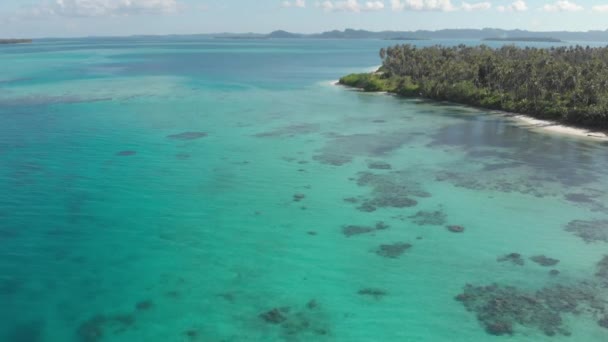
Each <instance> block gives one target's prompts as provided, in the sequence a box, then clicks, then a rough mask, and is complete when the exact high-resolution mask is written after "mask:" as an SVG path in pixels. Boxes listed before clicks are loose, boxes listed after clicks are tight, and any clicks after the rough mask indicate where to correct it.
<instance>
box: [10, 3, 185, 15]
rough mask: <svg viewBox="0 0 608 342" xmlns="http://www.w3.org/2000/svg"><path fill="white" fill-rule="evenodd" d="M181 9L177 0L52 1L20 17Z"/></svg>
mask: <svg viewBox="0 0 608 342" xmlns="http://www.w3.org/2000/svg"><path fill="white" fill-rule="evenodd" d="M181 8H182V5H181V4H180V3H179V2H178V1H177V0H52V1H50V2H49V1H44V2H40V3H38V4H36V5H32V6H28V7H23V8H22V9H21V10H20V11H19V13H18V15H20V16H24V17H27V16H29V17H44V16H53V15H57V16H69V17H97V16H121V15H137V14H166V13H176V12H178V11H179V10H180V9H181Z"/></svg>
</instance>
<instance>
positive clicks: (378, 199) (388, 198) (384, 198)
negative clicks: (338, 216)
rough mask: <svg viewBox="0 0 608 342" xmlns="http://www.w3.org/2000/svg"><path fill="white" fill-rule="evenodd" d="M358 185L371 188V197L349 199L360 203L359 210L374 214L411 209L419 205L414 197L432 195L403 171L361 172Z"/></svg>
mask: <svg viewBox="0 0 608 342" xmlns="http://www.w3.org/2000/svg"><path fill="white" fill-rule="evenodd" d="M357 184H358V185H359V186H362V187H371V188H372V191H371V194H370V196H367V197H362V198H348V199H346V200H347V201H348V202H351V203H360V205H359V206H358V207H357V209H358V210H360V211H363V212H372V211H375V210H377V209H378V208H409V207H414V206H416V205H417V204H418V201H416V200H415V199H413V197H419V198H426V197H430V196H431V195H430V194H429V193H428V192H426V191H424V190H422V189H421V187H420V185H418V184H417V183H413V182H411V180H410V179H409V177H408V175H407V174H406V173H404V172H401V171H393V172H390V173H386V174H374V173H371V172H360V173H359V177H358V178H357Z"/></svg>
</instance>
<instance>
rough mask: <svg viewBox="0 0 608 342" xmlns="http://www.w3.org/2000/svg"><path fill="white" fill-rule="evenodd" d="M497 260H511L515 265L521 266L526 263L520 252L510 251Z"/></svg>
mask: <svg viewBox="0 0 608 342" xmlns="http://www.w3.org/2000/svg"><path fill="white" fill-rule="evenodd" d="M496 261H498V262H505V261H509V262H511V263H513V264H515V265H519V266H523V265H524V263H525V261H524V258H523V257H522V256H521V254H519V253H509V254H506V255H503V256H501V257H498V258H497V259H496Z"/></svg>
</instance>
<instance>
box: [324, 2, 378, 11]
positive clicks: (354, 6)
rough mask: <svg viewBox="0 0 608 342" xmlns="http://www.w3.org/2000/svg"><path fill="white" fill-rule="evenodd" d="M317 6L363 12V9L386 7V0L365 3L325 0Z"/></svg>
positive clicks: (374, 9) (332, 9)
mask: <svg viewBox="0 0 608 342" xmlns="http://www.w3.org/2000/svg"><path fill="white" fill-rule="evenodd" d="M315 6H316V7H318V8H322V9H324V10H325V11H344V12H361V11H380V10H383V9H384V7H385V6H384V1H380V0H376V1H365V2H363V3H361V2H359V1H358V0H340V1H329V0H326V1H323V2H317V3H316V5H315Z"/></svg>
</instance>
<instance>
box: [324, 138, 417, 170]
mask: <svg viewBox="0 0 608 342" xmlns="http://www.w3.org/2000/svg"><path fill="white" fill-rule="evenodd" d="M328 137H329V138H330V139H329V140H328V141H327V143H326V144H325V146H324V147H323V148H322V149H321V150H320V151H319V154H318V155H316V156H314V157H313V159H314V160H316V161H318V162H320V163H324V164H330V165H343V164H347V163H349V162H351V161H352V160H353V158H355V157H358V156H367V157H382V156H385V155H387V154H388V153H390V152H392V151H394V150H397V149H399V148H400V147H401V146H403V145H405V144H406V143H408V142H410V141H411V140H412V139H413V138H414V136H413V135H408V134H404V133H403V132H394V133H377V134H351V135H340V134H335V133H334V134H328Z"/></svg>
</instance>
